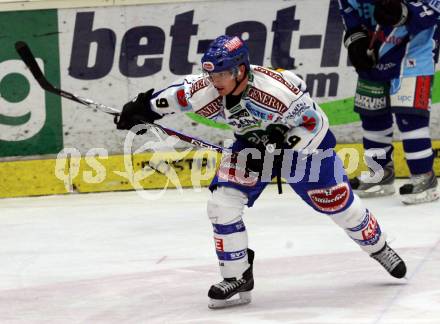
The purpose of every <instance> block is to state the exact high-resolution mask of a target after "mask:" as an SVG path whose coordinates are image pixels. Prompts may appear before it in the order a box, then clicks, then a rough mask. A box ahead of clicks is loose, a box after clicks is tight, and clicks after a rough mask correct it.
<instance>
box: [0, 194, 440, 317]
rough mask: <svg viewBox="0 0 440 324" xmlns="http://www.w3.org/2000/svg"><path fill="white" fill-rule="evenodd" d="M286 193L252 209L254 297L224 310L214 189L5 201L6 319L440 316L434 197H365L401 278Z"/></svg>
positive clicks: (1, 306)
mask: <svg viewBox="0 0 440 324" xmlns="http://www.w3.org/2000/svg"><path fill="white" fill-rule="evenodd" d="M284 191H285V193H284V194H283V195H281V196H280V195H278V194H277V193H276V187H275V186H270V187H269V188H267V189H266V191H265V192H264V193H263V195H262V196H261V198H260V199H259V200H258V201H257V202H256V204H255V206H254V207H253V208H250V209H247V210H246V211H245V216H244V221H245V224H246V226H247V228H248V232H249V243H250V247H251V248H253V249H254V250H255V251H256V260H255V265H254V277H255V289H254V291H253V302H252V303H251V304H250V305H246V306H241V307H236V308H230V309H224V310H215V311H214V310H210V309H208V307H207V302H208V297H207V291H208V289H209V287H210V285H211V284H213V283H216V282H218V281H219V280H220V275H219V272H218V266H217V260H216V255H215V250H214V246H213V239H212V227H211V224H210V221H209V220H208V218H207V216H206V212H205V209H206V200H207V199H208V197H209V192H208V191H207V190H206V189H203V190H202V191H201V192H195V191H194V190H193V189H188V190H184V191H183V193H179V192H178V191H176V190H168V191H167V192H166V193H165V194H164V196H162V197H161V198H160V199H159V200H155V201H150V200H145V199H144V198H142V197H140V196H139V195H138V194H137V193H136V192H134V191H132V192H116V193H100V194H81V195H80V194H76V195H65V196H49V197H36V198H16V199H3V200H0V323H2V324H4V323H26V324H29V323H45V324H46V323H198V324H202V323H203V324H205V323H206V324H224V323H255V324H260V323H317V324H318V323H338V324H339V323H350V324H357V323H371V324H373V323H396V324H404V323H414V324H423V323H432V324H438V323H440V203H439V202H435V203H430V204H424V205H418V206H403V205H402V204H401V203H400V201H399V200H398V197H397V196H393V197H383V198H377V199H369V200H364V202H365V204H366V205H367V206H368V207H369V209H370V210H371V211H372V212H373V213H374V214H375V216H376V217H377V218H378V220H379V222H380V224H381V226H382V229H383V230H385V231H386V232H387V234H388V240H389V241H390V242H391V246H392V247H394V248H395V249H396V250H397V251H398V252H399V253H400V255H401V256H402V258H404V259H405V261H406V263H407V266H408V274H407V279H403V280H398V279H394V278H392V277H391V276H390V275H388V273H386V271H385V270H384V269H383V268H382V267H381V266H380V265H379V264H378V263H377V262H376V261H374V260H373V259H371V258H370V257H368V255H367V254H365V253H364V252H362V251H361V250H360V249H359V248H358V246H357V245H356V244H355V243H354V242H352V241H351V240H350V239H349V238H348V237H347V236H346V235H345V233H344V232H343V231H342V230H341V229H339V228H338V227H337V226H336V225H335V224H333V222H332V221H331V220H330V219H328V218H327V217H326V216H323V215H319V214H318V213H316V212H314V211H313V210H312V209H311V208H310V207H308V206H306V205H305V204H304V203H302V201H301V200H300V199H299V198H298V197H297V196H295V195H294V193H293V192H292V191H291V190H290V189H289V188H288V187H287V186H285V187H284ZM154 193H155V192H150V194H154Z"/></svg>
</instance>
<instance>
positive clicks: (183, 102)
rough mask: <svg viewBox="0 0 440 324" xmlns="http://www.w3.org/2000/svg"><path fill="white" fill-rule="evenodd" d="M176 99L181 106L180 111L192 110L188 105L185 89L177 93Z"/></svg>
mask: <svg viewBox="0 0 440 324" xmlns="http://www.w3.org/2000/svg"><path fill="white" fill-rule="evenodd" d="M176 99H177V102H178V104H179V107H180V110H182V111H187V110H190V109H191V106H190V104H189V103H188V100H186V93H185V89H183V88H181V89H179V90H177V91H176Z"/></svg>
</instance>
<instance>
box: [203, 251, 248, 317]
mask: <svg viewBox="0 0 440 324" xmlns="http://www.w3.org/2000/svg"><path fill="white" fill-rule="evenodd" d="M247 254H248V261H249V264H250V266H249V268H248V269H247V270H246V271H245V272H244V273H243V276H242V277H241V279H236V278H225V279H224V280H223V281H222V282H219V283H218V284H215V285H212V286H211V288H210V289H209V292H208V297H209V298H211V299H210V301H209V304H208V307H209V308H212V309H218V308H225V307H231V306H237V305H244V304H249V303H250V302H251V300H252V296H251V290H252V289H253V288H254V276H253V274H252V264H253V262H254V255H255V253H254V251H252V250H251V249H248V250H247ZM236 294H239V298H237V299H230V298H231V297H233V296H234V295H236Z"/></svg>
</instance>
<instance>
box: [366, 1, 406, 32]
mask: <svg viewBox="0 0 440 324" xmlns="http://www.w3.org/2000/svg"><path fill="white" fill-rule="evenodd" d="M374 19H376V22H377V23H378V24H379V25H386V26H393V27H398V26H401V25H403V24H405V22H406V20H407V19H408V8H407V6H406V5H405V4H404V3H403V2H402V0H376V1H375V7H374Z"/></svg>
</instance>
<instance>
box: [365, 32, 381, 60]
mask: <svg viewBox="0 0 440 324" xmlns="http://www.w3.org/2000/svg"><path fill="white" fill-rule="evenodd" d="M380 28H381V27H380V25H379V24H377V25H376V28H375V29H374V32H373V36H371V40H370V44H369V45H368V49H367V55H368V56H369V57H373V58H374V43H375V42H376V40H377V37H378V36H379V32H380Z"/></svg>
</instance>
